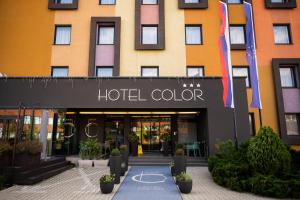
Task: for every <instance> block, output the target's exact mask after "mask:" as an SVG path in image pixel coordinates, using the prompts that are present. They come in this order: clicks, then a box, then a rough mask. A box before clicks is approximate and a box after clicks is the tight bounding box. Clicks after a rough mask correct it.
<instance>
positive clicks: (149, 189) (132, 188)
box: [113, 167, 181, 200]
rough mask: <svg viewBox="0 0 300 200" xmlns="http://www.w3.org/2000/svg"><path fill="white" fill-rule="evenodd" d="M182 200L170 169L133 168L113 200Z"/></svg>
mask: <svg viewBox="0 0 300 200" xmlns="http://www.w3.org/2000/svg"><path fill="white" fill-rule="evenodd" d="M126 199H130V200H157V199H163V200H181V195H180V193H179V191H178V189H177V186H176V184H175V183H174V179H173V177H172V176H171V173H170V169H169V167H132V168H131V169H130V171H129V172H128V175H127V177H126V178H125V180H124V182H123V183H122V186H121V187H120V189H119V191H118V192H117V193H116V195H115V197H114V198H113V200H126Z"/></svg>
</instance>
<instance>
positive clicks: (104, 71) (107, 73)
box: [97, 67, 113, 77]
mask: <svg viewBox="0 0 300 200" xmlns="http://www.w3.org/2000/svg"><path fill="white" fill-rule="evenodd" d="M112 76H113V67H97V77H112Z"/></svg>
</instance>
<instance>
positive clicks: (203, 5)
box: [178, 0, 208, 9]
mask: <svg viewBox="0 0 300 200" xmlns="http://www.w3.org/2000/svg"><path fill="white" fill-rule="evenodd" d="M178 8H179V9H207V8H208V0H200V1H199V3H185V0H178Z"/></svg>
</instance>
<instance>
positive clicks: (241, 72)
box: [232, 67, 250, 88]
mask: <svg viewBox="0 0 300 200" xmlns="http://www.w3.org/2000/svg"><path fill="white" fill-rule="evenodd" d="M232 73H233V77H246V87H248V88H249V87H250V78H249V68H248V67H233V68H232Z"/></svg>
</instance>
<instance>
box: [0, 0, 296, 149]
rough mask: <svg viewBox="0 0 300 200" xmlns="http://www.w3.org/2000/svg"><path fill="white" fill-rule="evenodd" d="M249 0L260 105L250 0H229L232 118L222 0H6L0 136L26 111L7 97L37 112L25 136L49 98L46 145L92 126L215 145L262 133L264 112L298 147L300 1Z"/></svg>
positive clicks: (68, 142) (93, 132)
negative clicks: (257, 100) (226, 101)
mask: <svg viewBox="0 0 300 200" xmlns="http://www.w3.org/2000/svg"><path fill="white" fill-rule="evenodd" d="M247 2H250V3H252V5H253V17H254V27H255V36H256V46H257V60H258V71H259V79H260V90H261V97H262V106H263V109H262V113H261V115H259V112H258V110H257V109H253V108H251V106H250V104H251V96H252V89H251V84H250V81H249V80H250V78H251V77H249V67H248V63H247V60H246V46H245V41H246V37H245V24H246V20H247V19H246V17H245V13H244V10H243V2H242V1H239V0H228V2H227V3H228V9H229V11H228V12H229V23H230V39H231V57H232V65H233V76H234V77H236V80H235V81H234V82H235V86H234V87H235V88H234V91H235V101H236V102H235V103H236V109H235V111H236V120H234V115H233V112H232V110H231V109H228V108H224V106H223V102H222V82H221V74H222V73H221V67H220V65H221V63H220V57H219V47H218V45H219V44H218V43H219V35H220V26H221V22H220V11H219V1H218V0H209V1H208V0H126V1H125V0H122V1H121V0H89V1H85V0H49V1H46V0H43V1H38V2H37V1H35V0H26V1H25V0H22V1H20V2H18V3H16V2H13V1H9V0H2V1H1V2H0V26H1V32H0V44H1V47H0V72H1V73H2V74H4V75H5V76H7V77H4V78H1V80H0V88H1V90H2V91H1V94H0V97H1V98H0V99H1V100H0V108H1V109H3V110H2V111H1V113H0V115H1V116H0V126H2V127H0V128H2V129H1V130H2V133H1V135H2V137H7V138H9V137H13V135H14V133H15V132H17V129H18V128H12V129H10V128H9V127H14V125H13V126H9V124H10V123H11V124H14V123H16V120H14V119H15V116H17V113H18V112H17V111H16V110H9V109H17V108H18V107H19V105H22V109H21V110H22V112H21V113H22V116H24V117H23V118H24V120H23V124H26V123H25V122H26V120H25V119H27V123H29V124H31V128H30V131H28V132H29V133H27V134H25V131H21V132H22V133H23V135H24V137H34V135H36V137H38V135H39V134H40V133H41V132H42V131H41V129H42V128H41V127H40V126H39V125H38V123H34V122H35V121H36V120H34V119H35V118H39V117H40V118H41V117H42V113H43V112H45V109H47V110H48V111H47V113H48V115H49V117H48V119H47V120H48V121H49V123H51V126H50V128H49V125H48V128H47V131H46V132H47V134H48V143H49V145H48V146H49V148H48V150H49V154H65V153H66V152H67V153H77V152H78V144H79V142H80V141H81V140H82V139H85V138H87V137H97V138H98V139H99V140H100V141H101V142H103V143H105V140H106V139H107V138H110V137H111V136H113V137H115V136H116V138H117V136H118V135H121V136H122V137H121V139H122V141H123V142H124V143H127V142H128V141H127V137H128V134H130V133H132V132H134V133H136V134H137V135H138V136H139V138H140V141H139V142H140V143H141V144H142V145H143V148H144V150H149V151H159V150H160V149H161V140H160V135H161V134H164V133H168V134H170V135H171V138H172V148H173V149H174V148H175V144H176V143H177V142H182V143H187V144H189V143H194V142H197V144H199V148H200V149H201V152H202V153H201V154H203V155H204V154H205V155H207V154H209V153H213V152H214V146H215V144H216V143H217V141H218V140H224V139H233V138H234V137H235V130H236V133H237V138H238V140H239V142H242V141H244V140H246V139H248V138H249V137H251V135H255V134H256V133H257V131H258V129H259V128H260V121H261V123H262V125H264V126H271V127H272V128H273V129H274V130H275V131H276V132H277V133H279V135H280V137H281V138H282V139H283V140H284V142H286V143H287V144H289V145H293V146H294V147H295V148H298V147H299V144H300V131H299V130H300V116H299V115H300V89H299V87H300V82H299V77H300V74H299V73H300V29H299V27H300V15H299V6H297V3H298V4H299V2H297V1H296V0H291V1H277V0H276V1H275V0H265V1H249V0H248V1H247ZM28 11H30V12H28ZM29 13H30V14H29ZM13 77H14V78H13ZM26 77H27V78H26ZM245 77H246V80H244V79H245ZM8 112H12V113H10V114H7V113H8ZM50 121H51V122H50ZM235 121H236V123H235ZM41 124H42V123H41ZM235 124H236V125H235ZM18 127H19V126H18ZM33 127H37V128H36V129H35V128H33ZM51 127H52V128H51ZM44 129H45V130H46V128H44ZM48 129H52V130H48ZM11 133H12V134H11ZM34 133H35V134H34ZM5 135H6V136H5ZM26 135H27V136H26ZM28 135H29V136H28Z"/></svg>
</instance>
